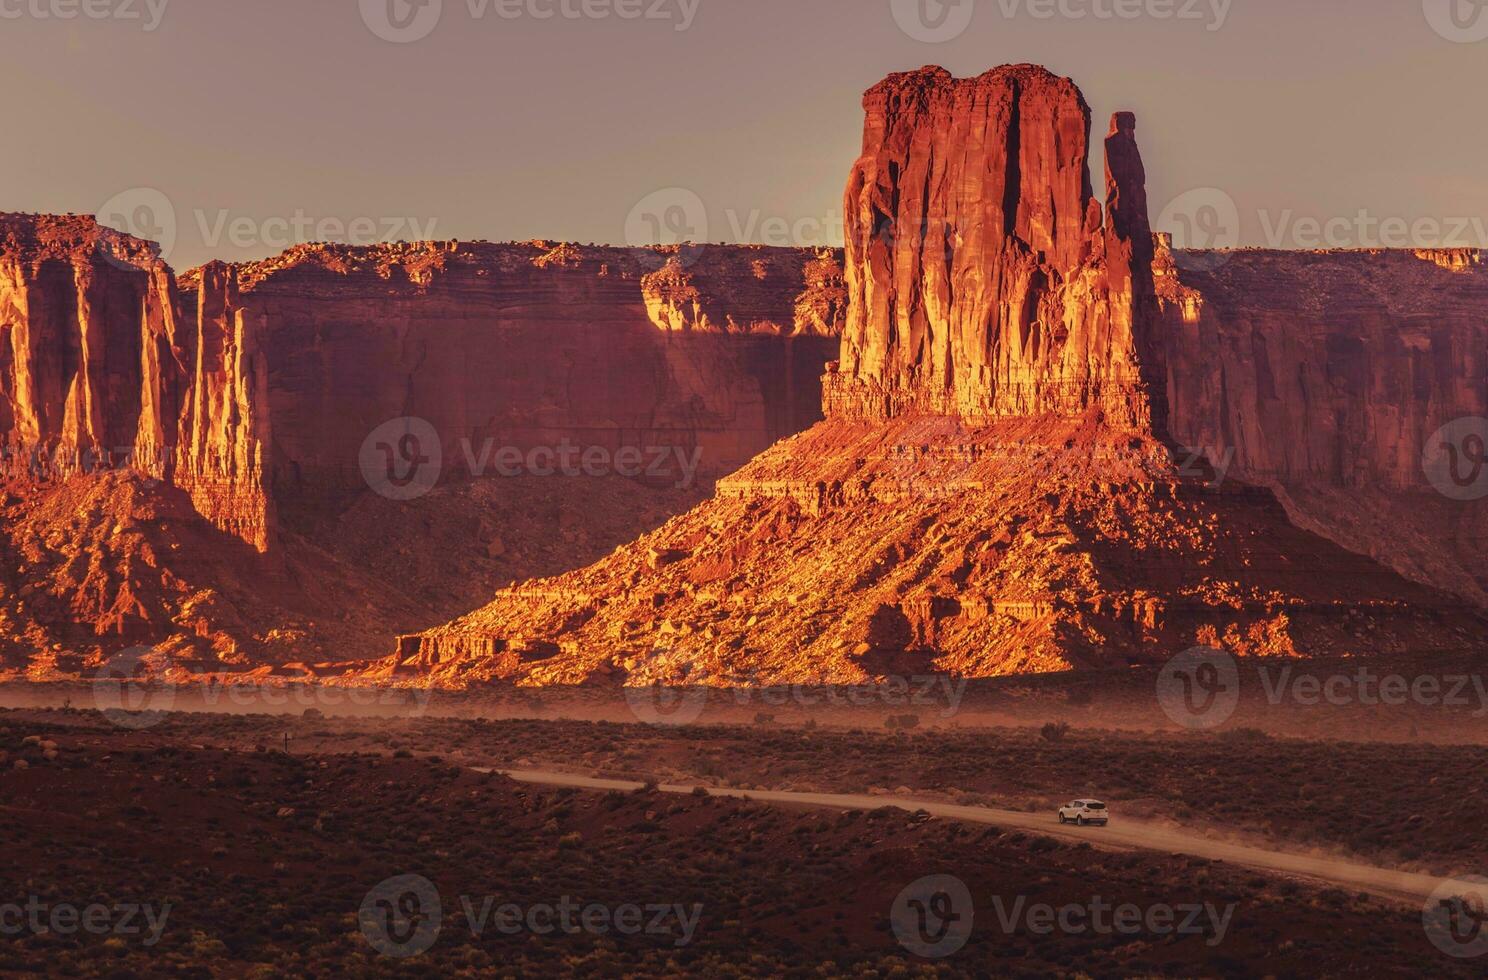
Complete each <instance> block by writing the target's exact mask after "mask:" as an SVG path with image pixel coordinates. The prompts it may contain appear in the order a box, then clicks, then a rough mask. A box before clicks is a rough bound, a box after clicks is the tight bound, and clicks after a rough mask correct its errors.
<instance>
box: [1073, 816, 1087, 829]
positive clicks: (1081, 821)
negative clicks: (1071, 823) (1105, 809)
mask: <svg viewBox="0 0 1488 980" xmlns="http://www.w3.org/2000/svg"><path fill="white" fill-rule="evenodd" d="M1075 826H1076V827H1083V826H1085V818H1084V817H1076V818H1075Z"/></svg>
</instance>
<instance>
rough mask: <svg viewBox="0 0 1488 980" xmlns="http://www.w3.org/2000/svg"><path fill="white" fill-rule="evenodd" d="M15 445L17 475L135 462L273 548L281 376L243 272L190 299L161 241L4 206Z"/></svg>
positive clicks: (5, 423)
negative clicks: (7, 210) (271, 418)
mask: <svg viewBox="0 0 1488 980" xmlns="http://www.w3.org/2000/svg"><path fill="white" fill-rule="evenodd" d="M0 235H3V236H4V241H3V243H0V332H3V334H4V335H5V336H4V337H3V338H0V357H3V365H0V392H3V405H0V439H3V440H4V445H5V448H6V453H7V459H8V461H9V462H10V464H11V468H10V472H11V475H12V476H15V477H19V478H22V479H26V478H28V477H30V476H33V475H39V476H42V477H65V476H70V475H73V474H76V473H79V472H90V471H95V470H100V469H124V468H131V469H135V470H137V471H139V472H143V473H145V474H148V475H149V476H152V477H155V478H157V479H164V480H167V481H169V482H172V483H174V484H175V485H177V486H180V487H182V488H184V489H186V490H187V491H188V492H189V493H190V494H191V496H192V499H193V501H194V502H195V504H196V506H197V509H198V511H199V512H200V513H201V514H202V515H203V516H205V517H206V518H207V519H208V520H210V521H212V522H213V523H214V524H216V525H217V526H218V527H220V528H222V529H223V530H226V531H228V532H230V533H232V534H233V535H235V536H237V537H240V538H242V539H243V540H244V541H247V542H248V543H250V544H252V545H253V546H255V547H256V548H258V549H259V550H264V549H266V548H267V547H268V543H269V538H270V535H271V533H272V524H273V521H272V516H271V515H272V507H271V505H270V502H269V500H268V497H267V495H266V494H265V492H264V486H263V469H262V465H261V457H262V453H263V447H264V446H265V445H266V444H267V442H268V428H267V419H266V418H265V417H264V416H263V408H262V406H263V395H264V392H265V390H266V387H265V385H266V381H267V373H266V367H265V365H264V363H263V358H262V356H261V353H260V352H259V350H258V348H257V338H256V335H255V334H254V331H253V329H252V325H251V323H247V322H244V321H243V320H242V319H240V318H238V317H237V316H236V315H235V312H234V310H233V298H234V296H235V287H234V286H233V273H232V272H231V270H230V269H228V268H227V267H224V266H217V267H214V268H213V269H212V270H210V272H209V273H208V274H206V275H203V276H202V277H201V285H200V288H199V290H198V292H197V295H195V296H191V295H182V294H181V293H180V292H179V291H178V289H177V287H176V284H175V280H174V276H173V275H172V273H171V270H170V269H169V268H168V267H167V266H166V265H165V264H164V263H163V262H161V261H160V259H159V258H158V257H157V255H156V254H155V248H154V246H153V245H152V244H151V243H149V242H143V241H140V240H138V239H134V238H131V237H129V236H127V235H122V234H119V233H117V232H113V231H110V230H109V229H107V228H102V227H100V226H99V225H98V224H97V223H96V222H94V221H93V219H91V218H84V217H77V216H63V217H54V216H47V215H40V216H33V215H4V216H0Z"/></svg>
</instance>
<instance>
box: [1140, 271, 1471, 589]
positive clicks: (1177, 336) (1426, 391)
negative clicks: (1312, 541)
mask: <svg viewBox="0 0 1488 980" xmlns="http://www.w3.org/2000/svg"><path fill="white" fill-rule="evenodd" d="M1175 259H1176V261H1175ZM1159 270H1160V274H1159V276H1158V285H1159V292H1160V293H1161V294H1162V298H1163V306H1164V316H1163V336H1164V343H1165V345H1166V346H1167V349H1168V352H1169V358H1170V376H1169V382H1168V391H1169V400H1170V401H1171V403H1172V428H1173V436H1174V438H1175V439H1176V440H1177V441H1178V442H1180V443H1182V444H1184V445H1186V446H1192V447H1195V448H1202V449H1203V450H1204V452H1205V453H1206V454H1207V455H1208V456H1209V457H1211V458H1212V459H1213V460H1214V461H1215V462H1216V463H1217V464H1219V465H1221V466H1223V467H1224V468H1225V469H1226V471H1227V475H1228V477H1229V478H1231V479H1239V480H1246V481H1250V482H1253V483H1258V484H1264V485H1267V486H1272V487H1275V488H1276V489H1277V490H1278V491H1279V492H1280V494H1281V496H1282V499H1283V500H1284V502H1285V503H1286V504H1287V507H1288V510H1289V512H1290V513H1291V514H1292V517H1293V519H1294V520H1296V521H1298V522H1299V523H1301V524H1302V526H1304V527H1308V528H1311V529H1313V530H1317V531H1319V532H1320V533H1323V534H1326V535H1327V536H1328V537H1330V538H1332V539H1333V540H1335V541H1338V542H1339V543H1340V544H1342V545H1344V546H1346V547H1348V548H1350V549H1352V550H1355V551H1359V552H1361V553H1364V554H1368V555H1372V556H1374V557H1375V558H1377V559H1379V560H1380V561H1383V562H1385V563H1387V564H1389V565H1391V567H1393V568H1396V569H1397V570H1399V571H1401V572H1402V573H1403V574H1407V575H1410V576H1411V577H1412V578H1415V579H1416V580H1418V581H1421V582H1427V583H1431V584H1434V585H1437V586H1439V587H1443V588H1450V589H1452V590H1454V591H1456V592H1458V593H1460V594H1462V595H1465V596H1468V597H1470V598H1473V599H1474V600H1475V601H1477V602H1479V603H1480V604H1481V603H1488V592H1485V588H1488V562H1485V560H1484V558H1483V547H1482V545H1483V543H1484V541H1485V539H1488V504H1485V503H1484V502H1481V501H1477V502H1474V501H1465V500H1454V499H1448V498H1447V497H1444V496H1442V494H1440V493H1438V492H1437V491H1436V490H1435V489H1434V488H1432V487H1431V486H1430V485H1429V483H1428V482H1427V478H1426V474H1425V471H1424V468H1423V466H1422V458H1423V453H1424V451H1425V449H1426V444H1427V440H1428V439H1430V437H1431V436H1432V434H1433V433H1435V432H1436V431H1437V430H1438V429H1439V428H1441V427H1442V426H1443V425H1446V424H1447V423H1449V422H1452V421H1453V420H1455V419H1461V418H1471V417H1485V416H1488V270H1485V269H1484V268H1483V266H1482V265H1481V264H1480V262H1479V261H1478V259H1477V253H1475V252H1464V251H1460V250H1458V251H1453V252H1447V253H1441V252H1410V251H1336V252H1280V251H1263V250H1242V251H1236V252H1230V253H1193V254H1190V253H1179V254H1178V255H1177V256H1176V257H1175V256H1172V255H1171V254H1169V253H1168V251H1167V248H1166V243H1165V242H1164V243H1163V248H1162V249H1161V255H1160V257H1159Z"/></svg>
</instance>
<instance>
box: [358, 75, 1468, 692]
mask: <svg viewBox="0 0 1488 980" xmlns="http://www.w3.org/2000/svg"><path fill="white" fill-rule="evenodd" d="M864 107H865V111H866V118H867V122H866V125H865V129H864V145H863V155H862V157H861V158H860V159H859V160H858V162H857V163H856V164H855V165H854V167H853V169H852V173H851V175H850V177H849V181H848V187H847V194H846V200H847V215H848V217H847V229H846V231H847V249H846V251H845V257H844V278H845V286H846V293H847V303H848V312H847V322H846V328H845V332H844V334H843V337H842V344H841V356H840V359H839V362H838V363H837V364H835V365H833V366H832V367H831V368H829V370H828V373H827V375H826V377H825V379H824V389H823V404H824V407H825V410H826V416H827V417H826V419H825V420H824V421H823V422H821V423H820V424H818V425H815V426H813V427H812V428H810V429H808V430H806V431H805V432H802V433H800V434H798V435H795V436H792V437H790V438H788V439H785V440H782V441H781V442H779V443H777V444H775V445H774V446H772V447H770V448H769V449H768V450H766V451H765V452H763V453H761V454H760V455H759V456H757V457H756V458H755V459H753V460H752V461H750V463H749V464H748V465H746V466H745V467H743V468H742V469H740V470H739V471H738V472H736V473H733V474H731V475H730V476H728V477H726V478H725V479H723V480H721V481H720V482H719V484H718V491H717V493H716V495H715V496H714V498H713V499H712V500H710V501H708V502H706V503H704V504H702V505H701V506H699V507H697V508H696V509H694V510H692V511H690V512H689V513H687V514H684V515H681V516H679V517H677V518H675V519H673V520H672V521H670V522H668V523H667V524H666V525H664V526H663V527H661V528H659V529H657V530H656V531H655V532H654V533H652V534H649V535H647V536H645V537H644V538H641V539H640V540H638V541H636V542H634V543H632V544H630V545H627V546H625V547H622V548H619V549H617V550H616V551H615V552H614V553H613V554H611V555H609V556H608V557H606V558H604V559H602V560H601V561H599V562H597V563H595V564H593V565H590V566H588V567H586V568H581V569H576V570H574V571H571V572H567V573H564V574H562V575H559V576H555V577H551V578H545V579H540V580H535V581H530V582H527V583H521V584H516V583H514V584H513V585H512V586H511V587H510V588H507V589H503V590H501V591H500V592H498V594H497V595H496V597H495V599H494V600H493V601H492V602H491V603H490V604H488V605H486V606H485V607H483V608H481V609H478V610H476V611H474V612H471V613H470V614H468V615H465V616H462V617H460V618H458V619H456V620H454V621H452V622H450V623H448V624H446V625H444V626H441V627H438V628H436V629H433V630H428V631H425V632H422V633H418V634H413V635H408V636H404V637H402V638H401V639H400V640H399V642H398V644H397V647H396V652H395V653H394V654H393V655H392V656H390V657H389V658H388V660H386V661H384V662H383V663H381V664H378V665H376V666H375V667H374V668H373V669H371V670H369V671H367V672H366V675H365V676H367V677H369V678H374V679H377V680H383V681H387V680H392V681H398V682H403V683H409V684H434V685H445V684H447V685H452V686H458V685H462V684H469V683H482V682H486V681H492V680H501V681H515V682H517V683H522V684H572V683H581V682H593V683H624V684H627V685H629V686H632V687H635V686H640V685H646V684H650V683H654V682H662V683H673V684H688V685H697V684H702V685H719V686H733V685H752V684H759V683H767V684H778V683H792V682H827V683H842V682H851V681H859V680H863V679H867V678H880V679H881V678H885V677H895V676H898V677H903V676H906V675H919V674H925V673H940V672H944V673H950V674H957V675H961V676H970V677H987V676H996V675H1003V674H1013V673H1024V672H1035V671H1053V670H1067V669H1071V668H1110V667H1119V666H1127V665H1134V664H1155V663H1162V662H1165V661H1166V660H1168V659H1169V658H1171V657H1172V656H1173V655H1174V654H1176V653H1178V652H1180V651H1182V650H1184V649H1186V648H1189V647H1193V646H1197V645H1205V646H1218V647H1223V648H1225V649H1227V650H1230V651H1232V652H1234V653H1236V654H1240V655H1246V656H1268V655H1294V656H1295V655H1319V656H1322V655H1333V656H1337V655H1347V654H1352V653H1376V654H1381V653H1383V654H1389V653H1398V652H1402V651H1407V650H1412V649H1419V648H1421V647H1423V646H1433V647H1436V648H1442V647H1456V646H1461V645H1464V644H1467V643H1470V642H1472V637H1473V636H1474V635H1475V634H1476V633H1477V632H1478V631H1479V630H1480V629H1481V628H1482V626H1483V619H1482V617H1481V615H1480V614H1479V613H1478V612H1477V611H1476V610H1474V609H1472V608H1470V607H1469V606H1468V605H1467V604H1466V603H1464V602H1463V601H1462V600H1461V599H1459V598H1458V597H1456V596H1452V595H1449V594H1447V593H1445V592H1443V591H1441V590H1439V589H1436V588H1432V587H1429V586H1428V585H1424V584H1421V583H1420V582H1418V581H1409V580H1407V579H1406V578H1405V577H1403V576H1402V575H1401V574H1399V573H1398V572H1397V571H1396V570H1394V569H1393V568H1391V567H1388V566H1387V565H1385V564H1383V563H1381V562H1378V561H1374V560H1371V559H1370V558H1369V557H1366V556H1364V555H1361V554H1356V553H1351V552H1349V551H1347V550H1345V549H1344V548H1341V547H1339V546H1338V544H1336V543H1335V542H1334V541H1331V540H1329V539H1328V538H1327V537H1326V536H1325V535H1324V534H1321V533H1318V531H1319V530H1320V528H1319V527H1317V526H1316V525H1311V524H1309V525H1299V523H1298V522H1297V521H1295V520H1294V519H1292V518H1291V517H1289V515H1288V512H1287V510H1286V508H1285V506H1284V504H1283V501H1282V500H1280V499H1279V498H1278V494H1277V493H1276V492H1274V491H1273V489H1271V488H1270V487H1268V486H1265V485H1258V484H1256V483H1251V482H1247V481H1243V480H1238V479H1231V478H1226V475H1225V474H1224V473H1223V472H1221V471H1220V470H1218V469H1217V468H1215V467H1214V466H1213V465H1211V462H1210V461H1207V460H1206V458H1205V457H1196V458H1195V459H1193V460H1185V459H1184V457H1183V453H1184V447H1183V446H1182V444H1181V441H1180V440H1178V439H1176V438H1175V437H1174V435H1173V431H1172V430H1173V429H1174V428H1175V425H1174V422H1173V419H1171V418H1170V417H1169V416H1170V412H1169V407H1168V406H1169V396H1170V394H1172V395H1173V398H1174V400H1175V402H1176V410H1177V414H1178V415H1179V416H1180V418H1179V419H1178V423H1177V425H1176V428H1177V429H1178V430H1179V431H1180V432H1182V433H1183V434H1184V435H1185V436H1187V437H1189V438H1193V439H1195V440H1196V441H1201V439H1202V437H1203V436H1204V435H1206V434H1207V433H1209V432H1211V431H1213V426H1215V425H1218V426H1221V427H1223V426H1226V425H1230V426H1233V425H1235V424H1236V423H1237V421H1238V420H1245V421H1247V422H1248V421H1249V420H1250V419H1251V418H1252V415H1251V414H1250V412H1251V408H1250V406H1251V405H1252V404H1253V402H1252V401H1251V400H1247V399H1261V400H1264V395H1263V394H1262V393H1260V392H1252V393H1251V394H1249V395H1245V396H1242V397H1241V398H1240V400H1238V401H1235V402H1231V401H1228V400H1226V399H1225V398H1224V397H1216V389H1215V387H1214V386H1213V385H1212V384H1210V383H1209V382H1206V381H1198V382H1190V381H1187V380H1185V378H1184V376H1185V374H1186V372H1188V371H1189V370H1190V369H1194V370H1195V372H1196V374H1198V375H1200V376H1203V377H1210V378H1212V377H1213V374H1212V371H1213V369H1212V368H1207V367H1206V368H1201V367H1198V366H1197V365H1196V363H1195V362H1197V361H1198V360H1201V359H1204V358H1208V357H1210V356H1211V353H1210V351H1208V350H1205V349H1204V348H1203V346H1202V345H1196V344H1194V343H1192V342H1190V338H1189V337H1188V336H1187V335H1185V334H1181V333H1179V331H1185V330H1187V331H1190V332H1192V331H1193V330H1194V327H1195V325H1196V324H1201V323H1202V322H1203V320H1204V317H1205V316H1206V315H1209V314H1208V313H1206V311H1207V310H1208V309H1209V306H1208V305H1206V299H1205V295H1206V294H1205V292H1204V289H1205V284H1199V285H1197V286H1195V285H1193V284H1188V283H1187V282H1186V281H1185V280H1184V278H1183V275H1182V271H1181V270H1180V269H1178V268H1176V267H1175V266H1174V263H1173V256H1172V255H1171V253H1170V251H1168V250H1167V249H1166V248H1164V249H1162V250H1159V249H1158V248H1157V245H1156V243H1155V241H1154V238H1153V235H1152V233H1151V229H1150V227H1149V224H1148V218H1147V202H1146V193H1145V188H1144V180H1145V174H1144V170H1143V166H1142V161H1141V157H1140V154H1139V153H1138V150H1137V146H1136V136H1135V134H1136V122H1135V119H1134V118H1133V117H1132V116H1131V115H1130V114H1127V113H1119V114H1117V115H1116V116H1115V118H1114V119H1113V120H1112V124H1111V127H1110V130H1109V131H1108V135H1107V137H1106V142H1105V159H1106V198H1105V202H1104V207H1102V206H1101V204H1100V202H1098V201H1097V200H1096V199H1095V197H1094V195H1093V192H1092V190H1091V184H1090V180H1089V178H1088V176H1087V174H1088V156H1089V150H1090V147H1089V127H1090V113H1089V110H1088V108H1087V106H1086V103H1085V101H1084V100H1083V98H1082V97H1081V96H1080V93H1079V91H1078V90H1077V89H1076V88H1075V86H1074V84H1073V83H1071V82H1070V81H1069V80H1067V79H1061V78H1057V77H1055V76H1053V75H1051V74H1050V73H1049V72H1047V71H1044V70H1043V69H1040V68H1034V67H1031V66H1014V67H1007V68H1000V69H997V70H994V71H992V72H989V73H987V74H985V75H983V76H981V77H979V78H974V79H955V78H952V77H951V76H950V74H949V73H947V72H945V71H944V70H941V69H924V70H922V71H919V72H913V73H910V74H904V75H893V76H890V77H889V78H888V79H886V80H885V81H884V82H882V83H881V84H879V85H877V86H875V87H874V88H873V89H871V90H870V91H869V92H868V93H867V95H866V97H865V100H864ZM1409 261H1411V262H1414V263H1416V264H1417V265H1419V266H1420V267H1421V268H1423V269H1429V270H1431V271H1432V272H1434V273H1440V274H1442V275H1448V274H1450V272H1448V271H1445V270H1443V269H1441V268H1438V267H1437V265H1432V264H1428V263H1425V262H1421V261H1419V260H1418V259H1415V258H1413V257H1412V258H1410V259H1409ZM666 287H667V294H668V295H671V296H681V297H683V299H684V304H685V300H686V298H687V294H686V290H685V284H684V283H680V282H678V281H675V278H673V279H670V280H668V281H667V283H666ZM1294 302H1295V300H1294ZM685 308H686V307H685V305H684V310H685ZM669 322H676V317H675V316H673V317H671V318H669ZM683 322H684V323H686V322H691V323H698V322H700V320H699V318H698V316H697V315H696V314H693V315H691V316H690V318H689V317H683ZM710 322H713V321H712V318H710ZM674 329H675V328H674ZM1329 329H1335V328H1329ZM1326 332H1327V331H1326V330H1325V331H1324V333H1326ZM1234 333H1235V328H1230V327H1225V326H1221V325H1211V326H1210V327H1209V328H1208V334H1207V335H1208V336H1211V337H1214V338H1216V339H1214V340H1212V341H1211V343H1212V344H1213V345H1214V346H1217V347H1225V346H1227V345H1231V344H1236V343H1237V340H1236V338H1234V336H1233V335H1234ZM1226 337H1229V338H1230V339H1225V338H1226ZM1169 340H1172V344H1171V347H1170V346H1169V343H1168V341H1169ZM1320 343H1321V345H1322V347H1323V348H1335V347H1336V348H1337V350H1338V351H1340V352H1341V351H1343V350H1345V349H1347V345H1338V344H1336V343H1332V342H1320ZM1169 354H1173V355H1174V357H1173V358H1172V359H1171V360H1170V359H1169ZM1230 356H1232V355H1224V356H1221V357H1220V358H1219V361H1220V362H1221V363H1223V362H1225V361H1226V360H1227V358H1229V357H1230ZM1325 363H1326V359H1325ZM1242 367H1243V364H1242V363H1236V364H1235V365H1234V369H1235V370H1240V369H1241V368H1242ZM1223 370H1229V369H1228V368H1226V369H1223ZM1170 374H1171V376H1172V379H1171V380H1170ZM1478 376H1479V377H1481V376H1482V373H1481V372H1480V373H1479V375H1478ZM1222 387H1223V386H1222V385H1221V386H1220V388H1221V389H1222ZM1221 394H1222V392H1221ZM1337 397H1338V398H1339V399H1340V402H1339V404H1343V405H1357V404H1358V400H1357V398H1356V397H1355V396H1353V395H1350V394H1348V393H1347V392H1339V393H1338V395H1337ZM1351 399H1353V400H1351ZM1292 405H1293V406H1294V410H1295V411H1296V412H1297V413H1299V414H1300V415H1306V416H1307V417H1308V418H1309V419H1310V420H1311V424H1313V425H1318V424H1320V414H1313V413H1315V412H1318V406H1319V405H1320V403H1319V400H1318V398H1317V397H1315V396H1312V397H1309V396H1306V395H1304V396H1301V397H1298V398H1297V399H1296V400H1295V401H1294V402H1293V403H1292ZM1281 437H1282V434H1281V433H1280V432H1273V431H1271V430H1270V428H1269V426H1267V427H1265V430H1264V435H1262V436H1259V437H1258V439H1257V443H1256V449H1255V450H1254V451H1253V452H1251V453H1250V454H1249V455H1248V457H1247V460H1248V464H1255V463H1259V462H1260V461H1262V460H1264V459H1269V458H1276V459H1280V458H1284V457H1286V456H1287V455H1288V454H1286V453H1284V452H1283V451H1282V450H1281V449H1280V445H1279V440H1280V438H1281ZM1263 445H1264V446H1266V447H1267V448H1265V449H1262V448H1260V447H1261V446H1263ZM1185 464H1187V465H1185Z"/></svg>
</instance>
